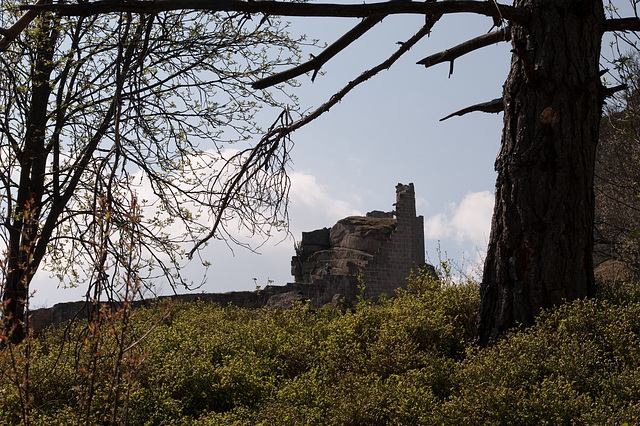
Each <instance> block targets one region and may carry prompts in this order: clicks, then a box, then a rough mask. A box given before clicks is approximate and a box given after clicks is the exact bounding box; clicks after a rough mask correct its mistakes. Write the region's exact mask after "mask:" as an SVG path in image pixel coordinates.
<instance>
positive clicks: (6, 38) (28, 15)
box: [0, 0, 51, 52]
mask: <svg viewBox="0 0 640 426" xmlns="http://www.w3.org/2000/svg"><path fill="white" fill-rule="evenodd" d="M50 2H51V0H38V2H37V3H36V4H35V6H36V7H39V6H45V5H47V4H49V3H50ZM39 14H40V10H37V9H36V10H27V11H26V12H25V13H24V14H23V15H22V16H21V17H20V19H18V20H17V21H16V23H15V24H13V25H12V26H11V27H10V28H2V30H1V31H0V35H2V40H0V52H4V51H5V50H6V48H7V47H8V46H9V44H11V42H12V41H13V40H15V39H16V37H18V36H19V35H20V33H21V32H22V31H23V30H24V29H25V28H27V25H29V24H30V23H31V21H33V20H34V19H36V17H37V16H38V15H39Z"/></svg>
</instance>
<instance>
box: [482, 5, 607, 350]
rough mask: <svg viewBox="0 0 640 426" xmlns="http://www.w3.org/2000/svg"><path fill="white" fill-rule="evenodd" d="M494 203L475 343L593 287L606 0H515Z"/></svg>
mask: <svg viewBox="0 0 640 426" xmlns="http://www.w3.org/2000/svg"><path fill="white" fill-rule="evenodd" d="M516 6H521V7H527V8H529V9H530V10H531V11H532V18H531V20H530V21H529V23H528V24H526V25H524V26H518V25H514V26H513V27H512V29H511V39H512V44H513V57H512V62H511V72H510V74H509V77H508V78H507V81H506V83H505V86H504V95H503V99H504V104H505V115H504V129H503V134H502V145H501V148H500V153H499V154H498V158H497V160H496V164H495V167H496V171H497V172H498V178H497V182H496V205H495V209H494V214H493V221H492V227H491V237H490V242H489V248H488V252H487V258H486V263H485V269H484V276H483V280H482V285H481V288H480V291H481V297H482V305H481V309H480V319H479V329H478V343H479V344H481V345H487V344H492V343H494V342H495V341H496V340H497V339H499V338H500V337H501V336H502V335H503V334H504V333H505V332H506V331H507V330H508V329H510V328H512V327H514V326H517V325H521V326H530V325H532V324H533V323H534V319H535V317H536V315H537V314H538V313H539V312H540V310H541V309H544V308H551V307H553V306H556V305H559V304H561V303H563V302H565V301H571V300H574V299H577V298H582V297H589V296H590V295H592V294H593V292H594V278H593V259H592V252H593V218H594V195H593V173H594V167H595V151H596V145H597V141H598V127H599V123H600V115H601V108H602V101H603V98H602V86H601V83H600V77H599V58H600V44H601V37H602V33H603V23H604V12H603V7H602V1H601V0H584V1H579V0H558V1H556V0H553V1H552V0H516Z"/></svg>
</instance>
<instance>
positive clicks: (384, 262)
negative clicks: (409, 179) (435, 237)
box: [363, 184, 425, 297]
mask: <svg viewBox="0 0 640 426" xmlns="http://www.w3.org/2000/svg"><path fill="white" fill-rule="evenodd" d="M396 189H397V192H396V197H397V198H396V205H395V206H396V218H397V221H398V222H397V227H396V229H395V231H394V232H393V233H392V234H391V237H390V238H389V240H388V241H386V242H385V243H383V244H382V246H381V247H380V249H379V250H378V252H377V253H376V254H375V255H374V258H373V260H372V261H370V262H369V263H368V264H367V266H366V268H365V270H364V271H363V278H364V283H365V285H366V293H365V296H367V297H377V296H379V295H381V294H383V293H384V294H387V295H388V296H392V295H393V294H394V291H395V289H397V288H406V287H407V280H406V278H407V277H408V276H409V274H410V273H411V271H412V270H417V269H418V268H421V267H422V266H423V265H424V263H425V256H424V253H425V251H424V219H423V217H422V216H418V217H416V205H415V192H414V188H413V184H409V185H400V184H398V187H397V188H396Z"/></svg>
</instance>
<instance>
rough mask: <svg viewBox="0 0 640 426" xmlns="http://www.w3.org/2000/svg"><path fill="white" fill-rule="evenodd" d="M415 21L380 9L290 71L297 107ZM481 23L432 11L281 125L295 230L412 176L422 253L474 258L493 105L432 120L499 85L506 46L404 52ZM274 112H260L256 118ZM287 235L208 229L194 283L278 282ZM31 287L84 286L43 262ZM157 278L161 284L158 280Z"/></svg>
mask: <svg viewBox="0 0 640 426" xmlns="http://www.w3.org/2000/svg"><path fill="white" fill-rule="evenodd" d="M423 22H424V18H421V17H415V16H414V17H412V16H392V17H387V18H386V19H385V20H384V21H383V22H382V23H381V24H380V25H379V26H378V28H375V29H374V30H372V31H371V32H370V33H368V34H366V35H365V36H364V37H363V38H362V39H360V40H359V41H357V42H356V43H354V44H353V45H352V46H350V47H349V48H348V49H347V50H345V51H343V52H342V53H341V54H339V55H338V56H336V57H335V58H333V59H332V61H331V62H330V63H328V64H327V65H326V66H325V67H324V68H323V71H324V72H325V74H324V75H319V76H318V77H317V78H316V81H315V82H314V83H312V82H311V81H310V78H309V77H308V76H301V77H300V78H299V79H298V81H299V83H301V85H300V87H298V88H296V89H294V93H295V94H296V95H297V96H298V97H299V100H300V104H301V106H302V108H303V109H312V108H315V107H317V106H319V105H320V104H322V103H323V102H325V101H326V100H327V99H328V98H329V97H330V96H331V94H333V93H334V92H335V91H337V90H338V89H339V88H341V87H342V86H344V85H345V84H346V83H347V82H349V81H350V80H352V79H353V78H355V77H356V76H358V75H359V74H360V73H361V72H363V71H364V70H366V69H367V68H369V67H371V66H374V65H376V64H377V63H379V62H381V61H383V60H384V59H386V58H387V57H388V56H389V54H391V53H392V52H393V51H395V49H396V48H397V44H396V42H398V41H404V40H406V39H408V38H409V37H410V36H411V35H413V34H414V33H415V32H417V31H418V29H419V28H420V26H421V25H422V24H423ZM356 23H357V21H356V20H353V19H333V18H315V19H308V18H306V19H305V18H300V19H297V20H295V21H292V32H293V33H296V32H301V33H305V34H307V35H308V36H309V37H310V38H318V39H320V40H322V41H326V42H328V43H331V42H332V41H334V40H335V39H336V38H338V37H339V36H340V35H342V34H343V33H344V31H345V30H347V29H348V28H350V27H352V26H353V25H355V24H356ZM491 24H492V21H491V20H490V19H488V18H482V17H478V16H474V15H452V16H445V17H443V18H442V19H441V20H440V22H438V23H437V24H436V26H435V27H434V28H433V32H432V34H431V36H430V37H429V38H425V39H423V40H422V41H421V42H420V43H419V44H418V45H417V46H415V47H414V48H413V49H412V50H411V51H410V52H409V53H408V54H407V55H405V56H404V57H403V58H401V59H400V60H399V61H398V62H397V63H396V64H395V65H394V66H393V67H392V68H391V69H390V70H388V71H385V72H383V73H381V74H379V75H378V76H376V77H374V78H373V79H372V80H370V81H368V82H366V83H365V84H363V85H361V86H359V87H358V88H356V89H355V90H354V91H353V92H351V94H350V95H348V96H347V97H346V98H345V99H344V100H343V101H342V102H341V103H340V104H338V105H336V106H334V107H333V108H332V109H331V111H330V112H328V113H326V114H325V115H323V116H322V117H320V118H319V119H317V120H316V121H314V122H312V123H310V124H309V125H308V126H306V127H304V128H302V129H300V130H298V131H297V132H295V133H294V134H293V140H294V143H295V147H294V150H293V152H292V159H293V163H292V165H291V178H292V190H291V205H290V209H289V211H290V219H291V223H290V228H291V231H292V233H293V235H294V236H295V237H296V238H297V239H299V238H300V237H301V232H302V231H311V230H314V229H318V228H322V227H325V226H327V227H328V226H331V225H333V224H334V223H335V222H336V221H337V220H339V219H341V218H343V217H345V216H348V215H353V214H364V213H366V212H367V211H370V210H387V211H388V210H391V209H392V208H393V207H392V204H393V203H394V202H395V185H396V184H397V183H399V182H401V183H409V182H413V183H414V185H415V188H416V197H417V210H418V214H420V215H423V216H424V217H425V234H426V240H425V242H426V249H427V255H428V257H429V259H430V260H431V261H432V263H433V262H435V261H437V259H438V256H437V252H436V249H437V247H438V241H439V244H440V247H441V248H442V250H443V251H444V252H446V253H447V255H448V257H449V258H452V259H453V260H454V261H456V262H459V263H462V261H463V259H466V261H465V263H464V264H463V268H466V267H467V266H468V265H469V263H473V262H474V261H476V260H477V259H478V253H479V251H480V252H481V251H483V250H485V249H486V245H487V243H488V235H489V227H490V220H491V213H492V208H493V191H494V185H495V177H496V175H495V172H494V168H493V164H494V161H495V158H496V155H497V152H498V149H499V145H500V135H501V128H502V114H483V113H472V114H469V115H466V116H464V117H457V118H452V119H450V120H447V121H445V122H439V121H438V120H439V119H440V118H442V117H444V116H446V115H448V114H449V113H451V112H453V111H456V110H458V109H461V108H464V107H466V106H469V105H472V104H475V103H479V102H485V101H489V100H491V99H494V98H497V97H499V96H501V92H502V84H503V83H504V80H505V79H506V76H507V73H508V70H509V61H510V53H509V50H510V46H509V44H507V43H502V44H500V45H496V46H489V47H487V48H484V49H482V50H480V51H476V52H473V53H471V54H469V55H467V56H465V57H462V58H460V59H458V60H457V61H456V63H455V68H454V74H453V75H452V76H451V78H449V77H448V72H449V66H448V64H440V65H438V66H435V67H433V68H429V69H425V68H424V67H422V66H419V65H416V64H415V63H416V62H417V61H418V60H420V59H422V58H423V57H425V56H428V55H430V54H433V53H436V52H439V51H441V50H444V49H446V48H449V47H452V46H454V45H456V44H458V43H460V42H463V41H465V40H467V39H469V38H472V37H475V36H478V35H481V34H484V33H486V32H487V31H489V29H490V28H491ZM310 53H313V50H311V51H310ZM278 113H279V112H278V111H265V112H263V113H262V115H264V116H265V123H264V126H265V127H266V126H267V125H268V124H270V123H269V121H272V120H273V119H274V118H275V117H276V116H277V114H278ZM239 236H240V237H243V233H242V232H240V235H239ZM283 238H284V240H283ZM261 242H262V241H255V242H254V244H255V245H259V244H260V243H261ZM293 244H294V241H293V240H292V239H286V238H285V236H284V235H281V236H274V237H273V238H272V239H270V240H269V241H267V242H266V243H265V244H264V245H262V246H261V248H260V249H259V252H260V254H255V253H252V252H250V251H247V250H244V249H242V248H235V249H234V250H233V252H232V251H231V250H230V249H229V248H228V247H227V246H226V245H225V244H223V243H221V242H216V241H214V242H212V243H211V244H210V246H209V247H207V248H206V249H205V250H204V252H203V254H202V256H203V258H205V259H206V260H208V261H210V262H211V263H212V266H211V268H210V270H209V272H208V277H207V281H206V283H205V284H204V285H203V286H202V287H201V288H200V289H199V290H198V291H206V292H226V291H233V290H252V289H254V288H255V285H256V284H258V285H262V286H264V285H265V284H267V282H268V281H269V280H271V281H273V283H274V284H281V285H282V284H285V283H287V282H289V281H292V277H291V275H290V259H291V256H292V255H293V254H294V250H293ZM188 273H191V274H192V277H193V278H192V279H193V280H199V274H200V273H201V270H200V269H199V268H198V267H197V265H190V266H189V271H188ZM254 278H255V280H254ZM33 289H34V290H36V292H35V294H34V297H33V299H32V307H33V308H37V307H42V306H51V305H53V304H54V303H57V302H60V301H68V300H80V299H81V298H82V297H83V294H84V291H85V290H84V289H82V288H79V289H65V288H62V287H59V286H58V285H57V283H56V282H53V281H52V280H50V279H48V277H47V272H46V271H40V273H39V276H37V278H36V282H35V285H34V287H33ZM158 289H159V290H160V291H161V292H164V293H167V292H169V290H170V289H169V288H167V287H166V285H163V284H162V283H161V282H159V283H158ZM179 292H180V290H179Z"/></svg>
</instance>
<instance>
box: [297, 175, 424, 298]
mask: <svg viewBox="0 0 640 426" xmlns="http://www.w3.org/2000/svg"><path fill="white" fill-rule="evenodd" d="M394 206H395V211H393V212H390V213H385V212H381V211H374V212H370V213H367V217H366V218H364V217H349V218H345V219H342V220H340V221H339V222H338V223H337V224H336V225H334V227H332V228H331V229H329V228H323V229H322V230H317V231H312V232H309V233H303V238H302V244H301V246H300V248H299V253H298V256H294V257H293V259H292V274H293V275H294V276H295V278H296V283H300V284H302V285H314V286H320V287H321V288H325V287H326V288H327V290H328V289H329V288H330V286H329V284H330V283H333V282H335V281H336V279H337V277H343V279H342V281H341V282H342V287H343V292H342V293H343V294H345V293H350V294H357V293H358V290H357V285H358V280H357V279H356V278H357V276H358V275H359V274H360V275H361V277H362V282H363V283H364V285H365V288H366V291H365V294H364V295H365V297H367V298H375V297H378V296H380V295H382V294H386V295H387V296H393V294H394V292H395V290H396V289H397V288H406V286H407V280H406V278H407V277H408V276H409V275H410V274H411V271H417V270H418V269H419V268H423V267H425V266H426V265H425V250H424V218H423V217H422V216H416V204H415V189H414V186H413V184H412V183H410V184H408V185H403V184H398V185H397V186H396V203H395V204H394ZM394 216H395V219H393V217H394ZM345 229H349V231H350V232H352V234H349V235H347V236H346V237H345V236H344V232H345ZM320 237H321V238H320ZM344 265H350V267H349V268H345V267H344ZM429 269H430V270H431V271H433V269H432V267H430V268H429ZM349 283H351V284H349ZM348 285H352V286H354V288H353V289H351V290H350V291H347V290H344V288H345V287H347V286H348Z"/></svg>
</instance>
